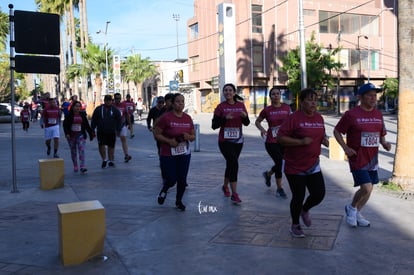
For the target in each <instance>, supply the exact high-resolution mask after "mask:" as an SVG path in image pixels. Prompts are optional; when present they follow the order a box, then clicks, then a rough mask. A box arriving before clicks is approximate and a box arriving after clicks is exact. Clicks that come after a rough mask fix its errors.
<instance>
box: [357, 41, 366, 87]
mask: <svg viewBox="0 0 414 275" xmlns="http://www.w3.org/2000/svg"><path fill="white" fill-rule="evenodd" d="M361 37H363V38H365V39H368V36H366V35H363V34H360V35H358V54H359V74H358V78H359V80H361V79H362V77H361V75H362V64H361V47H360V46H359V39H360V38H361Z"/></svg>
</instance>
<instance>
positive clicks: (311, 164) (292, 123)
mask: <svg viewBox="0 0 414 275" xmlns="http://www.w3.org/2000/svg"><path fill="white" fill-rule="evenodd" d="M280 136H289V137H292V138H298V139H302V138H304V137H310V138H312V140H313V141H312V143H311V144H309V145H303V146H286V147H284V148H285V155H284V160H285V173H286V174H291V175H307V174H313V173H316V172H318V171H320V167H319V155H320V153H321V144H322V141H323V139H324V138H325V125H324V120H323V118H322V116H321V115H320V114H319V113H314V115H313V116H307V115H305V113H304V112H303V111H297V112H295V113H293V114H291V115H290V116H289V117H288V118H287V119H286V120H285V121H284V122H283V123H282V125H281V126H280V128H279V131H278V137H280Z"/></svg>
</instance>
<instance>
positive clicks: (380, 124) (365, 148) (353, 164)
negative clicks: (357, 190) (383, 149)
mask: <svg viewBox="0 0 414 275" xmlns="http://www.w3.org/2000/svg"><path fill="white" fill-rule="evenodd" d="M335 129H336V130H337V131H338V132H340V133H341V134H343V135H344V134H346V144H347V145H348V147H350V148H352V149H354V150H355V152H356V153H357V154H356V155H355V156H352V157H350V158H349V159H348V160H349V166H350V168H351V171H355V170H368V171H371V170H377V169H378V147H379V144H380V138H381V137H382V136H385V135H386V133H387V132H386V129H385V124H384V120H383V117H382V113H381V112H380V111H379V110H377V109H373V110H372V111H366V110H364V109H362V108H361V106H357V107H355V108H353V109H351V110H349V111H347V112H345V114H344V115H343V116H342V118H341V119H340V120H339V122H338V124H337V125H336V126H335Z"/></svg>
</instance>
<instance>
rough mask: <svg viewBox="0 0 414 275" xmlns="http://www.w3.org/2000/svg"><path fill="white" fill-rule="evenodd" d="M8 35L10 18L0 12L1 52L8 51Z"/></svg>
mask: <svg viewBox="0 0 414 275" xmlns="http://www.w3.org/2000/svg"><path fill="white" fill-rule="evenodd" d="M8 34H9V16H8V15H7V14H6V13H4V12H2V11H1V10H0V52H2V51H4V50H5V49H6V41H7V35H8Z"/></svg>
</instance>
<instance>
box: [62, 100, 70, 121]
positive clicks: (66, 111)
mask: <svg viewBox="0 0 414 275" xmlns="http://www.w3.org/2000/svg"><path fill="white" fill-rule="evenodd" d="M70 105H71V102H70V101H69V99H67V98H65V99H64V100H63V103H62V105H61V106H60V108H61V111H62V112H63V115H64V117H66V116H67V115H68V114H69V106H70Z"/></svg>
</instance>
